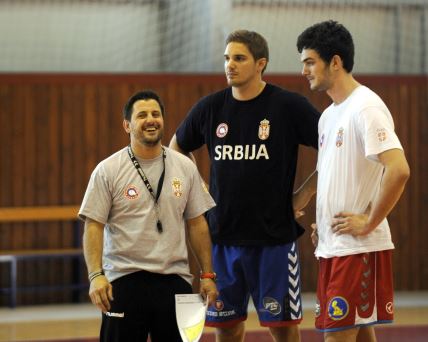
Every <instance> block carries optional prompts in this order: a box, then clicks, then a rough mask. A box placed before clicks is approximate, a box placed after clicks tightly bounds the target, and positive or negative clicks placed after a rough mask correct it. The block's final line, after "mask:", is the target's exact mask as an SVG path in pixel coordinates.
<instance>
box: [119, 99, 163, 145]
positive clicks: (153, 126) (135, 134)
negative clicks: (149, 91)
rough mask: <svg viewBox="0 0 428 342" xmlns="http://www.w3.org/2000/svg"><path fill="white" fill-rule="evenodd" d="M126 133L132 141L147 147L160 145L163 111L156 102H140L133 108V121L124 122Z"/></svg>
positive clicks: (150, 100) (151, 100)
mask: <svg viewBox="0 0 428 342" xmlns="http://www.w3.org/2000/svg"><path fill="white" fill-rule="evenodd" d="M123 126H124V128H125V131H126V132H127V133H129V134H130V136H131V141H133V140H134V141H135V142H138V143H139V144H141V145H144V146H147V147H153V146H157V145H160V143H161V139H162V137H163V131H164V122H163V116H162V110H161V107H160V105H159V103H158V102H157V101H156V100H153V99H148V100H138V101H136V102H135V103H134V105H133V107H132V116H131V121H128V120H126V119H125V120H124V121H123Z"/></svg>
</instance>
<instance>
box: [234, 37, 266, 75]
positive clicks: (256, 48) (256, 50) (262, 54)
mask: <svg viewBox="0 0 428 342" xmlns="http://www.w3.org/2000/svg"><path fill="white" fill-rule="evenodd" d="M231 42H236V43H242V44H244V45H245V46H246V47H247V49H248V50H249V51H250V53H251V55H252V56H253V58H254V60H256V61H257V60H259V59H260V58H266V60H267V61H269V47H268V43H267V41H266V39H265V38H264V37H263V36H262V35H261V34H259V33H257V32H254V31H247V30H237V31H233V32H232V33H230V34H229V35H228V36H227V38H226V45H227V44H229V43H231ZM266 66H267V64H266ZM266 66H265V67H264V68H263V70H262V73H263V72H264V71H265V69H266Z"/></svg>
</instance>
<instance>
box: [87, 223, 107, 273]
mask: <svg viewBox="0 0 428 342" xmlns="http://www.w3.org/2000/svg"><path fill="white" fill-rule="evenodd" d="M103 234H104V225H102V224H101V223H99V222H96V221H93V220H91V219H88V218H87V219H86V221H85V231H84V233H83V254H84V256H85V262H86V266H87V268H88V273H92V272H96V271H99V270H102V254H103V239H104V236H103Z"/></svg>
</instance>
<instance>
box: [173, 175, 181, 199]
mask: <svg viewBox="0 0 428 342" xmlns="http://www.w3.org/2000/svg"><path fill="white" fill-rule="evenodd" d="M171 185H172V192H173V193H174V195H175V196H176V197H181V195H183V189H182V187H181V181H180V180H179V179H178V178H175V177H174V178H173V180H172V182H171Z"/></svg>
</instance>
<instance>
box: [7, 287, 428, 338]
mask: <svg viewBox="0 0 428 342" xmlns="http://www.w3.org/2000/svg"><path fill="white" fill-rule="evenodd" d="M314 302H315V301H314V295H313V294H309V293H305V294H303V307H304V308H306V309H305V311H304V320H303V322H302V324H301V325H300V327H301V331H302V341H303V342H305V341H314V342H317V341H322V335H321V334H320V333H318V332H317V331H315V330H314V329H313V321H314V313H313V310H312V308H313V306H314V304H313V303H314ZM99 317H100V315H99V313H98V311H97V309H96V308H95V307H93V306H92V305H91V304H70V305H49V306H33V307H29V306H26V307H18V308H16V309H9V308H0V342H4V341H33V342H35V341H37V342H42V341H43V342H45V341H46V342H47V341H49V342H53V341H55V342H95V341H97V336H98V331H99V322H100V319H99ZM377 336H378V342H383V341H385V342H386V341H388V342H395V341H396V342H407V341H411V342H419V341H420V342H422V341H428V292H417V293H404V292H403V293H397V294H396V299H395V322H394V324H392V325H391V324H388V325H385V326H379V327H378V328H377ZM214 340H215V339H214V330H213V329H211V328H206V329H205V332H204V335H203V337H202V338H201V340H200V341H201V342H214ZM245 341H247V342H256V341H257V342H265V341H266V342H267V341H272V339H271V338H270V336H269V334H268V333H267V331H266V329H265V328H260V326H259V324H258V321H257V318H256V314H255V312H254V311H253V310H252V309H250V314H249V317H248V320H247V334H246V338H245ZM124 342H125V341H124ZM166 342H167V341H166Z"/></svg>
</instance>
